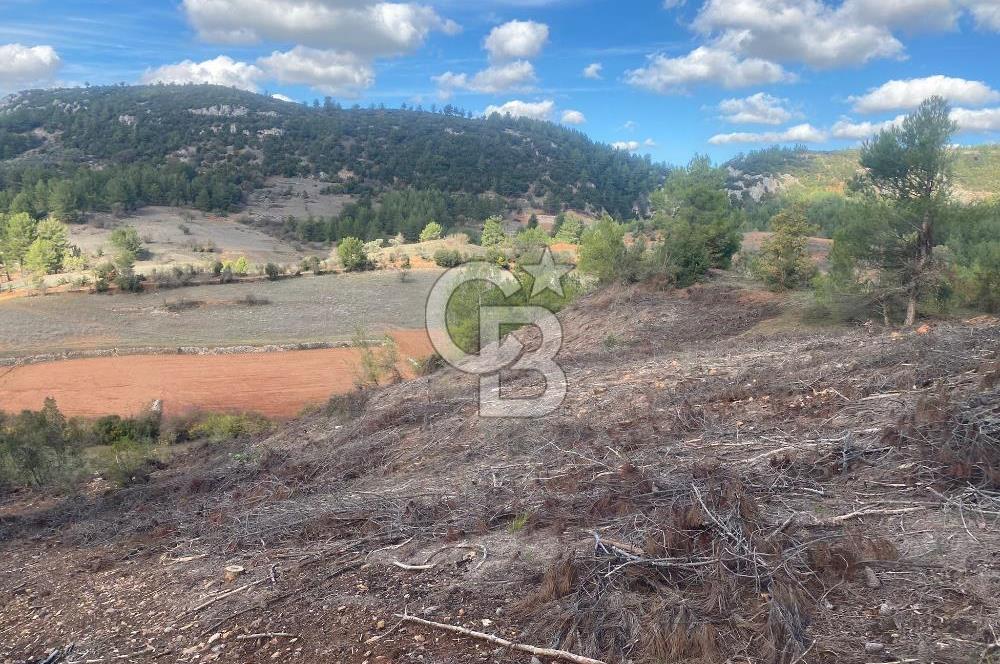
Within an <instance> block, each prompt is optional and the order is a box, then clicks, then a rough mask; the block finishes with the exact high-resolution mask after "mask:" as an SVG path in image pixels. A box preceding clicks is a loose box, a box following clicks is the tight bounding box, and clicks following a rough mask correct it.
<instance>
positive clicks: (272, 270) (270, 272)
mask: <svg viewBox="0 0 1000 664" xmlns="http://www.w3.org/2000/svg"><path fill="white" fill-rule="evenodd" d="M264 274H266V275H267V278H268V279H270V280H271V281H275V280H277V278H278V277H280V276H281V268H279V267H278V266H277V265H275V264H274V263H268V264H267V265H265V266H264Z"/></svg>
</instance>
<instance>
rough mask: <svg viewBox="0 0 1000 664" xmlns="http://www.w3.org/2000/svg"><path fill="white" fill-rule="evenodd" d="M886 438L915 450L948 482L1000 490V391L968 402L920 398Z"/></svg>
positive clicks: (940, 396)
mask: <svg viewBox="0 0 1000 664" xmlns="http://www.w3.org/2000/svg"><path fill="white" fill-rule="evenodd" d="M883 440H885V441H886V442H890V443H896V444H898V445H907V444H910V445H914V446H916V448H917V449H918V450H919V453H920V455H921V457H922V458H923V459H925V460H926V461H928V462H931V463H932V464H933V465H934V474H935V475H936V476H937V478H938V479H941V480H943V481H944V482H946V483H951V484H956V483H957V484H971V485H974V486H977V487H979V488H982V489H987V490H997V489H1000V389H997V388H994V389H990V390H986V391H984V392H982V393H980V394H977V395H975V396H972V397H969V398H967V399H965V400H964V401H955V400H953V399H952V398H951V396H950V395H949V394H948V393H947V392H944V391H942V392H939V393H938V394H935V395H933V396H931V397H928V398H925V399H922V400H921V401H920V402H919V403H918V404H917V407H916V408H915V410H914V412H913V413H912V414H911V415H909V416H907V417H904V418H902V419H901V420H900V421H899V422H898V423H897V425H896V426H895V427H891V428H890V429H888V430H887V431H886V432H885V434H884V436H883Z"/></svg>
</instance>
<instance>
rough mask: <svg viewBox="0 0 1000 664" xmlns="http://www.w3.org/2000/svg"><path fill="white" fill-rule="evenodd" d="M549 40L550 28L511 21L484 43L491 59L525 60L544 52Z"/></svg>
mask: <svg viewBox="0 0 1000 664" xmlns="http://www.w3.org/2000/svg"><path fill="white" fill-rule="evenodd" d="M548 40H549V26H547V25H545V24H544V23H536V22H535V21H510V22H508V23H504V24H503V25H498V26H497V27H495V28H493V30H491V31H490V34H489V35H488V36H487V37H486V41H485V42H484V43H483V47H484V48H485V49H486V50H487V51H489V54H490V59H492V60H497V61H500V62H503V61H506V60H524V59H529V58H533V57H535V56H537V55H538V54H539V53H541V52H542V48H544V46H545V42H547V41H548Z"/></svg>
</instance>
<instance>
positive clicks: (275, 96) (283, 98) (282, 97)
mask: <svg viewBox="0 0 1000 664" xmlns="http://www.w3.org/2000/svg"><path fill="white" fill-rule="evenodd" d="M271 99H277V100H278V101H287V102H289V103H291V104H294V103H296V102H295V100H294V99H292V98H291V97H289V96H287V95H283V94H281V93H278V92H276V93H274V94H273V95H271Z"/></svg>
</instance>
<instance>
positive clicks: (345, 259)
mask: <svg viewBox="0 0 1000 664" xmlns="http://www.w3.org/2000/svg"><path fill="white" fill-rule="evenodd" d="M337 257H338V258H340V264H341V265H342V266H343V268H344V270H345V271H347V272H358V271H361V270H367V269H368V268H369V267H370V263H369V260H368V253H367V252H366V251H365V245H364V243H363V242H362V241H361V240H359V239H358V238H356V237H345V238H344V239H343V240H341V241H340V244H338V245H337Z"/></svg>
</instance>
